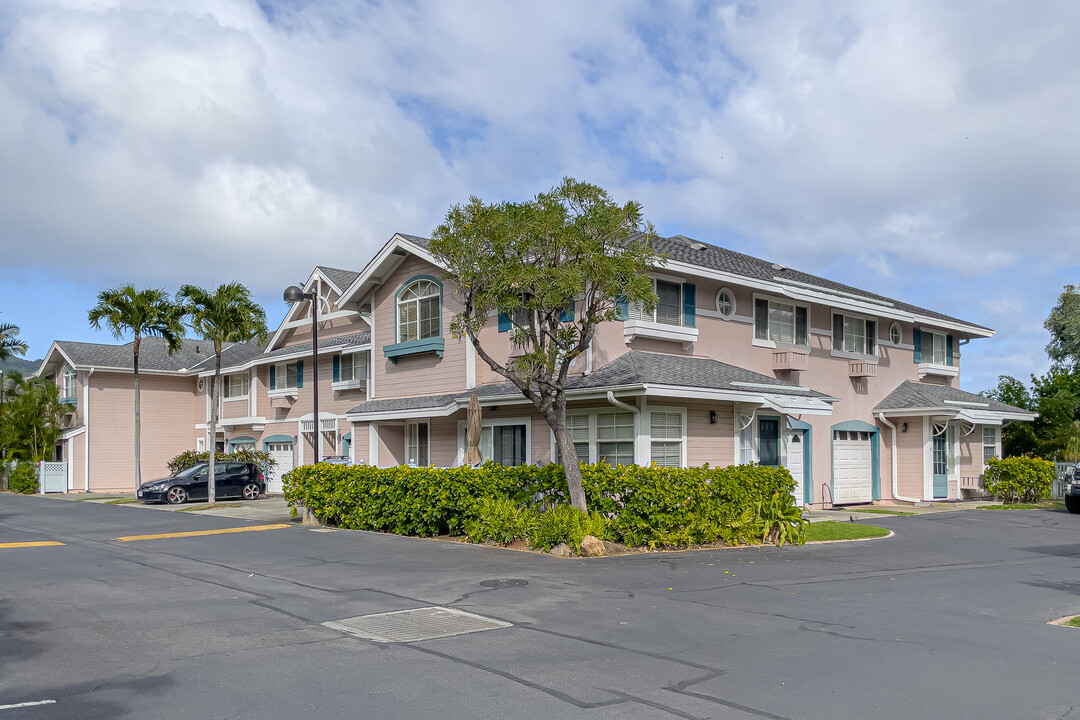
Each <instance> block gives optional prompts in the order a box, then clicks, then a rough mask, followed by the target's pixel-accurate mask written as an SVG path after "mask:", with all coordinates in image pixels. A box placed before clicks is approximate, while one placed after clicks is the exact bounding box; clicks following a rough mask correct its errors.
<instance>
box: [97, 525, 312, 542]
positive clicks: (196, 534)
mask: <svg viewBox="0 0 1080 720" xmlns="http://www.w3.org/2000/svg"><path fill="white" fill-rule="evenodd" d="M287 527H292V525H289V524H287V523H281V524H278V525H253V526H251V527H238V528H226V529H224V530H197V531H195V532H177V533H161V534H160V535H125V536H124V537H118V538H113V540H116V541H118V542H131V541H132V540H167V539H170V538H186V537H201V536H203V535H227V534H229V533H242V532H258V531H259V530H280V529H281V528H287Z"/></svg>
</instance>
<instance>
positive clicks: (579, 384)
mask: <svg viewBox="0 0 1080 720" xmlns="http://www.w3.org/2000/svg"><path fill="white" fill-rule="evenodd" d="M735 383H752V384H753V385H754V386H755V387H746V386H741V385H736V384H735ZM635 385H637V386H640V385H675V386H680V387H688V388H699V389H711V390H728V391H733V392H756V393H760V392H764V391H767V390H768V388H761V387H757V386H758V385H768V386H771V387H774V388H775V390H774V391H773V392H774V393H775V394H777V395H784V394H791V395H798V397H800V398H817V399H822V398H826V397H827V396H826V395H823V394H822V393H819V392H816V391H810V392H807V391H805V390H798V391H791V390H790V389H791V388H797V387H799V386H797V385H793V384H792V383H789V382H785V381H783V380H778V379H776V378H774V377H770V376H768V375H761V374H759V373H756V372H751V371H750V370H746V369H744V368H741V367H736V366H735V365H729V364H727V363H723V362H720V361H719V360H713V359H712V358H702V357H684V356H679V355H663V354H660V353H650V352H644V351H641V350H631V351H630V352H628V353H626V354H624V355H620V356H619V357H617V358H615V359H614V360H612V361H611V362H610V363H608V364H607V365H605V366H604V367H602V368H600V369H598V370H595V371H594V372H592V373H590V374H589V375H586V376H581V375H575V376H573V377H571V378H570V379H569V380H568V382H567V391H569V392H573V391H582V390H605V389H608V388H617V387H626V386H635ZM474 392H475V393H476V394H477V396H479V397H481V398H484V397H503V396H507V395H510V396H517V395H518V394H519V392H518V389H517V388H516V387H515V386H514V385H512V384H510V383H488V384H485V385H479V386H477V387H476V388H474V389H473V390H465V391H461V392H457V393H444V394H441V395H427V396H421V397H409V398H390V399H386V400H370V401H368V402H364V403H360V404H359V405H357V406H356V407H354V408H352V409H351V410H349V413H350V414H365V413H376V412H391V411H397V410H400V411H406V410H420V409H437V408H445V407H446V406H447V405H449V404H451V403H453V402H457V403H459V404H464V403H466V402H468V399H469V396H470V395H472V393H474Z"/></svg>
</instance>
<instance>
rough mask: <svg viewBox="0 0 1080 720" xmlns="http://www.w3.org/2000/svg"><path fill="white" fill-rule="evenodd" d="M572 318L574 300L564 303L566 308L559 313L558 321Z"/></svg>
mask: <svg viewBox="0 0 1080 720" xmlns="http://www.w3.org/2000/svg"><path fill="white" fill-rule="evenodd" d="M573 320H574V301H573V300H571V301H570V302H568V303H567V304H566V308H565V309H563V311H562V312H560V313H559V322H572V321H573Z"/></svg>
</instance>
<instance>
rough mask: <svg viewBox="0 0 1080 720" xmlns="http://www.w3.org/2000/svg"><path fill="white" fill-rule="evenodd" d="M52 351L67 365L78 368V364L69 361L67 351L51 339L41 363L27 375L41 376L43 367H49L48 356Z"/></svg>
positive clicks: (49, 356)
mask: <svg viewBox="0 0 1080 720" xmlns="http://www.w3.org/2000/svg"><path fill="white" fill-rule="evenodd" d="M53 353H56V354H57V355H59V356H60V357H62V358H63V359H64V361H65V362H66V363H67V364H68V365H70V366H71V367H73V368H75V369H76V370H79V369H80V366H76V365H75V363H73V362H71V358H69V357H68V356H67V353H65V352H64V350H63V348H61V347H60V343H59V342H57V341H56V340H53V342H52V345H50V346H49V351H48V352H47V353H45V357H44V358H42V360H41V364H40V365H38V366H37V369H36V370H34V372H32V373H30V375H29V377H32V378H36V377H42V373H43V371H44V370H45V368H47V367H49V366H50V364H51V362H52V361H51V360H50V358H51V356H52V355H53ZM85 367H88V366H83V368H85Z"/></svg>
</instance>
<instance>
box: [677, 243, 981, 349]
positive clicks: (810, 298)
mask: <svg viewBox="0 0 1080 720" xmlns="http://www.w3.org/2000/svg"><path fill="white" fill-rule="evenodd" d="M663 267H665V268H668V269H671V270H678V271H680V272H683V273H686V274H687V275H697V276H698V277H703V278H708V279H711V280H717V281H720V282H728V283H735V284H739V285H743V286H745V287H750V288H753V289H755V290H762V291H765V292H771V293H776V294H777V295H783V296H785V297H790V298H791V299H793V300H802V301H803V302H815V303H819V304H822V305H828V306H829V307H832V308H836V309H837V310H851V311H852V312H860V313H865V314H869V315H874V316H877V317H882V318H888V319H890V320H902V321H905V322H910V323H915V322H918V323H921V324H925V325H928V326H933V327H939V328H943V329H946V330H955V331H957V332H962V333H965V334H967V335H973V336H976V337H993V336H994V334H995V333H994V331H993V330H987V329H986V328H980V327H975V326H974V325H968V324H966V323H954V322H950V321H948V320H941V319H939V318H933V317H929V316H926V315H919V314H917V313H910V312H906V311H903V310H898V309H896V308H892V307H888V306H885V305H879V304H877V303H871V302H859V301H857V300H855V299H852V298H845V297H842V296H839V295H832V294H830V293H828V292H825V291H815V290H811V289H809V288H804V287H801V286H798V287H796V286H794V285H787V284H785V283H780V282H775V281H768V280H758V279H756V278H750V277H746V276H745V275H738V274H736V273H730V272H724V271H723V270H713V269H712V268H705V267H701V266H700V265H694V264H692V263H684V262H680V261H678V260H669V261H667V262H666V263H664V264H663Z"/></svg>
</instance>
